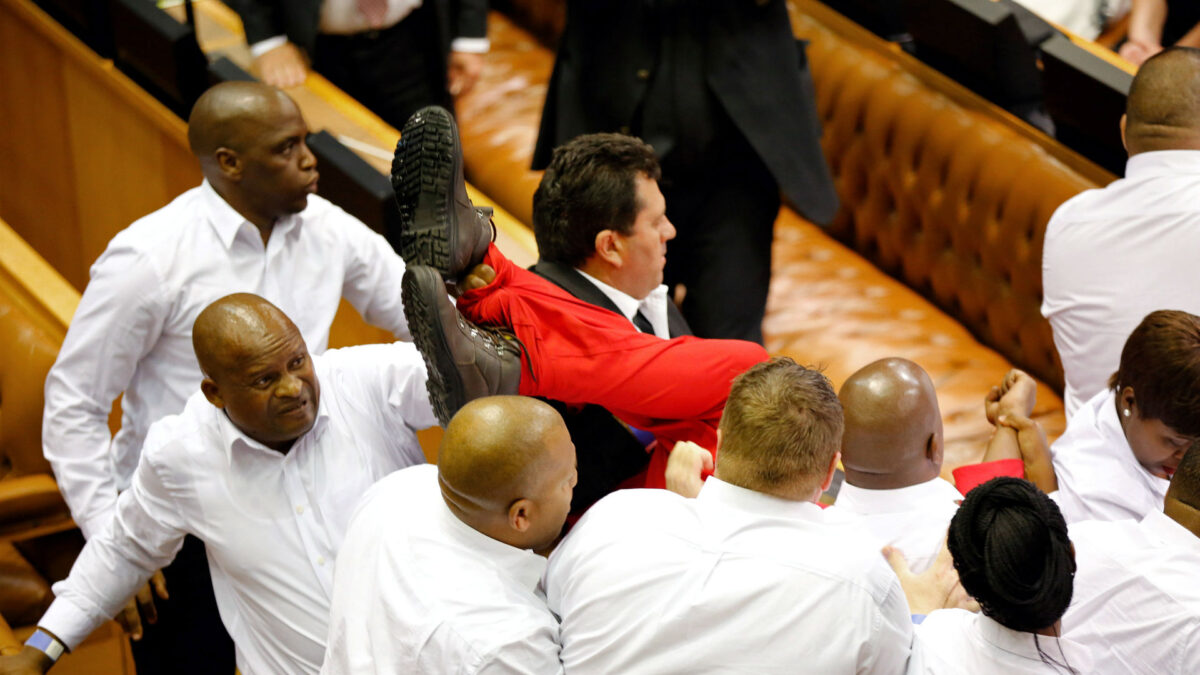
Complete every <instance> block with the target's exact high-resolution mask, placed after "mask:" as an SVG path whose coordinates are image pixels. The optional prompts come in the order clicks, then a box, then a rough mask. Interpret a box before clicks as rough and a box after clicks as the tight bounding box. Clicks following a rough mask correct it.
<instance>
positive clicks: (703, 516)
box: [544, 478, 912, 675]
mask: <svg viewBox="0 0 1200 675" xmlns="http://www.w3.org/2000/svg"><path fill="white" fill-rule="evenodd" d="M821 515H822V514H821V510H820V508H819V507H818V506H817V505H816V504H812V503H809V502H795V501H787V500H783V499H778V498H775V497H771V496H768V495H764V494H761V493H758V492H753V491H751V490H746V489H744V488H740V487H737V486H734V485H731V484H729V483H725V482H722V481H720V480H718V479H716V478H709V479H708V481H707V482H705V484H704V487H703V488H702V489H701V491H700V495H699V497H697V498H696V499H684V498H683V497H680V496H679V495H676V494H674V493H672V492H668V491H666V490H621V491H619V492H615V493H613V494H610V495H608V496H607V497H605V498H603V499H601V500H600V501H599V502H597V503H596V505H595V506H593V507H592V508H591V509H590V510H589V511H588V512H587V514H585V515H584V517H583V518H582V519H581V520H580V521H579V523H578V524H576V526H575V528H574V529H573V530H572V531H571V533H570V534H569V535H567V537H566V539H565V540H563V542H562V543H561V544H560V545H559V546H558V548H557V549H556V550H555V551H554V554H553V555H551V557H550V564H549V567H548V568H547V570H546V578H545V581H544V583H545V587H546V597H547V600H548V602H549V605H550V609H551V611H553V612H554V613H555V614H556V615H558V616H559V618H560V619H561V621H562V645H563V649H562V660H563V665H564V666H565V667H566V671H567V672H568V673H654V674H663V675H665V674H668V673H688V674H693V673H743V672H745V673H795V672H810V673H853V672H860V673H864V672H870V673H900V672H903V671H904V667H905V663H906V661H907V660H908V654H909V647H910V644H911V641H912V622H911V617H910V615H909V611H908V604H907V602H906V600H905V598H904V593H903V592H902V590H901V588H900V583H899V581H898V580H897V579H896V575H895V574H893V573H892V570H891V569H890V568H889V567H888V566H887V563H885V562H884V560H883V556H881V555H880V553H879V549H877V548H875V547H874V544H873V542H870V541H869V540H867V539H866V538H859V537H858V536H856V535H855V534H854V533H852V532H850V531H847V530H846V529H845V528H841V527H837V526H833V525H830V524H828V523H826V522H825V519H824V518H822V517H821Z"/></svg>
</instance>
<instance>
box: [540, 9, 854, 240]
mask: <svg viewBox="0 0 1200 675" xmlns="http://www.w3.org/2000/svg"><path fill="white" fill-rule="evenodd" d="M662 1H663V0H568V1H567V21H566V27H565V29H564V31H563V35H562V40H561V41H560V43H559V49H558V58H557V59H556V61H555V63H554V72H553V74H552V75H551V78H550V85H549V89H548V91H547V93H546V105H545V108H544V109H543V111H542V123H541V130H540V133H539V135H538V142H537V147H536V148H535V150H534V159H533V166H534V168H544V167H545V166H546V164H547V163H549V161H550V154H551V151H552V150H553V149H554V148H555V147H556V146H558V145H561V144H562V143H565V142H566V141H569V140H571V139H572V138H574V137H576V136H578V135H580V134H586V133H595V132H601V131H619V130H622V129H623V128H626V129H627V128H630V127H636V116H637V115H638V114H639V111H640V110H641V109H642V107H643V105H644V103H645V99H646V94H647V92H648V91H649V90H650V82H651V80H652V79H653V74H654V69H655V66H656V62H657V61H658V52H659V47H660V45H661V44H662V42H663V39H662V37H661V35H660V34H659V33H658V32H657V29H656V28H655V27H654V24H655V21H654V12H655V9H654V8H655V5H656V4H657V3H658V2H662ZM689 11H695V12H701V11H703V12H705V16H704V17H703V20H702V22H703V25H704V26H705V31H704V32H705V34H704V35H696V36H693V37H694V39H696V40H700V41H702V44H703V48H702V51H703V53H704V55H705V56H704V59H702V60H701V61H698V62H696V63H695V64H694V65H695V67H697V68H702V69H703V73H701V74H699V75H700V78H701V79H702V81H706V82H707V83H708V86H709V88H710V89H711V91H712V93H713V95H714V96H715V97H716V99H717V100H718V101H719V102H720V104H721V106H722V107H723V108H724V109H725V111H726V112H727V113H728V114H729V116H730V117H731V118H732V119H733V122H734V124H736V125H737V127H738V129H739V130H740V131H741V132H742V134H743V135H745V137H746V139H747V140H748V141H749V142H750V145H751V146H752V147H753V148H754V150H755V152H757V153H758V156H759V157H760V158H761V159H762V160H763V163H764V164H766V166H767V168H768V169H770V171H771V174H772V175H773V176H774V177H775V180H776V181H778V182H779V186H780V189H781V190H782V191H783V194H784V196H785V197H786V198H787V199H788V201H790V202H791V203H792V204H793V205H794V206H795V207H796V208H797V209H798V210H799V211H800V212H801V213H803V214H804V215H805V216H806V217H807V218H809V219H810V220H812V221H814V222H817V223H828V222H829V221H830V220H831V219H832V218H833V215H834V214H835V213H836V211H837V206H838V202H837V194H836V192H835V190H834V187H833V179H832V177H831V175H830V173H829V167H828V165H827V164H826V163H825V157H824V155H823V154H822V152H821V145H820V138H821V126H820V119H819V117H818V115H817V111H816V105H815V97H814V92H813V85H812V76H811V75H810V74H809V72H808V62H807V59H806V57H805V54H804V47H805V46H806V44H807V43H804V42H797V41H796V40H795V38H794V37H793V35H792V32H791V22H790V20H789V18H788V13H787V3H786V0H703V2H696V3H695V4H694V7H692V8H691V9H689Z"/></svg>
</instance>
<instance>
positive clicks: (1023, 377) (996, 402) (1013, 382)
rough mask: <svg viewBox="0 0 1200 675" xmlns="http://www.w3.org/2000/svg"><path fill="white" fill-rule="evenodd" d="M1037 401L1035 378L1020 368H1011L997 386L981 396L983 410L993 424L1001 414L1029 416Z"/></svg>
mask: <svg viewBox="0 0 1200 675" xmlns="http://www.w3.org/2000/svg"><path fill="white" fill-rule="evenodd" d="M1036 403H1037V380H1035V379H1033V378H1032V377H1030V375H1029V374H1028V373H1026V372H1024V371H1022V370H1017V369H1016V368H1013V369H1012V370H1010V371H1008V373H1007V374H1006V375H1005V376H1004V381H1003V382H1001V383H1000V386H998V387H992V388H991V390H990V391H988V393H987V396H985V397H984V398H983V411H984V414H985V415H986V416H987V421H988V422H990V423H991V424H992V425H993V426H994V425H995V424H996V423H997V422H996V420H997V418H998V417H1000V416H1001V415H1019V416H1022V417H1029V416H1030V415H1032V414H1033V406H1034V405H1035V404H1036Z"/></svg>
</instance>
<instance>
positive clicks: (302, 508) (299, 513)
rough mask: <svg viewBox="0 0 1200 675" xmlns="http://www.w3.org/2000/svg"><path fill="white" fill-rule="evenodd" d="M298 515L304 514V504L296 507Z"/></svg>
mask: <svg viewBox="0 0 1200 675" xmlns="http://www.w3.org/2000/svg"><path fill="white" fill-rule="evenodd" d="M296 515H298V516H302V515H304V506H303V505H301V506H297V507H296Z"/></svg>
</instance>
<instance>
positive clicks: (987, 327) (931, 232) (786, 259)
mask: <svg viewBox="0 0 1200 675" xmlns="http://www.w3.org/2000/svg"><path fill="white" fill-rule="evenodd" d="M498 4H499V6H500V7H501V9H502V10H503V13H501V12H493V14H492V20H491V22H490V27H489V33H490V38H491V40H492V52H491V54H490V55H489V57H488V63H487V67H486V68H485V70H484V74H483V78H482V80H481V81H480V83H479V85H478V86H477V87H476V88H475V89H474V90H473V91H471V92H470V93H469V94H468V95H467V96H465V97H463V98H462V99H460V101H459V106H458V115H459V120H460V125H461V132H462V139H463V148H464V154H465V163H466V167H467V172H468V179H469V180H470V181H471V182H472V183H473V184H474V185H476V186H477V187H478V188H479V189H480V190H482V191H483V192H484V193H486V194H488V195H489V196H491V197H492V198H493V199H494V200H495V201H496V202H497V203H499V204H500V205H502V206H503V207H505V208H506V209H507V210H508V211H510V212H511V213H512V214H513V215H514V216H516V217H517V218H518V219H520V220H522V221H524V222H526V223H528V222H531V196H532V193H533V190H534V188H535V187H536V185H537V181H538V178H539V176H538V174H537V172H534V171H531V170H529V166H530V157H531V154H532V149H533V145H534V141H535V139H536V135H537V127H538V120H539V114H540V110H541V105H542V101H543V99H544V97H545V90H546V83H547V81H548V79H549V75H550V70H551V67H552V64H553V49H552V48H551V47H550V46H549V45H552V44H554V43H555V41H556V39H557V35H558V32H559V31H561V27H562V22H563V17H564V16H565V13H564V4H563V1H562V0H505V2H502V3H498ZM789 5H790V8H791V10H792V21H793V28H794V31H795V33H796V36H797V37H798V38H802V39H805V40H808V41H809V47H808V55H809V63H810V67H811V69H812V74H813V80H814V82H815V85H816V90H817V91H816V94H817V105H818V109H819V111H820V115H821V118H822V121H823V124H824V135H823V138H822V144H823V147H824V150H825V153H826V156H827V158H828V160H829V162H830V165H831V167H832V169H833V174H834V177H835V180H836V184H837V188H838V193H839V196H840V198H841V201H842V208H841V211H840V212H839V213H838V215H837V217H836V219H835V220H834V222H833V224H832V225H831V226H830V227H829V228H828V229H822V228H819V227H817V226H815V225H813V224H812V223H810V222H808V221H806V220H804V219H803V218H801V217H800V216H799V215H798V214H797V213H796V212H795V211H794V210H792V209H790V208H787V207H785V208H783V209H782V210H781V211H780V214H779V218H778V220H777V221H776V243H775V249H774V272H773V277H772V287H771V294H770V299H769V304H768V308H767V317H766V323H765V326H764V330H765V333H766V336H767V348H768V350H769V351H770V352H771V353H773V354H786V355H789V356H792V357H794V358H796V359H797V360H798V361H801V362H804V363H815V364H821V365H824V366H825V367H826V369H827V372H828V373H829V375H830V376H831V378H832V379H833V380H834V382H835V384H836V383H840V382H841V381H842V380H843V379H844V378H845V377H846V376H848V375H849V374H850V373H852V372H853V371H854V370H856V369H857V368H859V367H861V366H863V365H866V364H867V363H868V362H870V361H872V360H874V359H877V358H882V357H886V356H904V357H908V358H911V359H913V360H915V361H917V362H918V363H920V364H921V365H922V366H923V367H925V369H926V370H928V371H929V372H930V375H931V376H932V378H933V381H934V383H935V384H936V385H937V388H938V395H939V399H940V402H941V406H942V412H943V417H944V418H945V419H946V440H947V453H946V457H947V461H946V466H945V469H944V473H945V475H946V476H947V477H949V471H950V470H951V469H952V468H954V467H956V466H958V465H961V464H964V463H968V462H971V461H976V460H977V459H978V458H979V457H980V456H981V453H982V449H983V442H984V439H986V438H987V436H988V435H989V433H990V427H989V426H988V424H987V422H986V421H985V419H984V416H983V412H982V406H981V405H980V403H981V401H982V397H983V395H984V393H985V392H986V391H987V390H988V388H989V387H991V386H992V385H995V384H998V383H999V382H1000V380H1001V379H1002V377H1003V376H1004V373H1005V372H1006V370H1007V369H1008V368H1009V365H1010V364H1014V365H1017V366H1019V367H1022V368H1025V369H1027V370H1028V371H1030V372H1031V373H1033V374H1034V375H1035V376H1037V377H1038V378H1039V379H1040V380H1041V381H1042V382H1043V383H1046V384H1043V385H1042V386H1041V387H1040V389H1039V392H1038V407H1037V409H1036V411H1035V413H1036V415H1037V417H1038V419H1039V420H1040V421H1041V422H1042V424H1043V425H1044V426H1045V427H1046V428H1047V431H1048V432H1049V433H1050V435H1051V437H1054V436H1056V435H1057V434H1059V433H1061V431H1062V429H1063V427H1064V424H1065V422H1064V418H1063V414H1062V403H1061V400H1060V399H1059V397H1058V394H1057V393H1056V392H1058V391H1061V387H1062V372H1061V366H1060V364H1059V363H1058V359H1057V355H1056V353H1055V350H1054V345H1053V340H1052V336H1051V332H1050V327H1049V324H1048V323H1047V322H1046V321H1045V319H1044V318H1042V316H1041V314H1040V312H1039V306H1040V303H1041V244H1042V237H1043V235H1044V231H1045V226H1046V223H1047V221H1048V219H1049V217H1050V215H1051V213H1053V211H1054V209H1055V208H1056V207H1057V206H1058V205H1059V204H1061V203H1062V202H1063V201H1065V200H1066V199H1067V198H1069V197H1071V196H1073V195H1074V194H1076V193H1078V192H1080V191H1082V190H1085V189H1088V188H1092V187H1097V186H1100V185H1104V184H1106V183H1108V182H1109V181H1111V180H1112V179H1113V176H1112V175H1111V174H1109V173H1107V172H1106V171H1104V170H1102V169H1100V168H1099V167H1097V166H1095V165H1094V164H1092V163H1090V162H1088V161H1087V160H1085V159H1083V158H1082V157H1080V156H1078V155H1076V154H1075V153H1073V152H1071V151H1069V150H1067V149H1066V148H1064V147H1063V146H1061V145H1059V144H1058V143H1055V142H1054V141H1053V140H1051V139H1048V138H1046V137H1045V136H1044V135H1042V134H1040V132H1037V131H1036V130H1035V129H1033V128H1031V127H1029V126H1028V125H1026V124H1024V123H1023V122H1021V121H1019V120H1017V119H1016V118H1014V117H1012V116H1011V115H1009V114H1007V113H1005V112H1004V111H1002V110H1000V109H999V108H997V107H996V106H995V105H993V104H991V103H989V102H987V101H985V100H984V99H982V98H980V97H979V96H977V95H975V94H973V93H971V92H969V91H967V90H966V89H964V88H963V87H962V86H960V85H958V84H957V83H955V82H953V81H951V80H949V79H948V78H946V77H944V76H942V75H940V74H939V73H937V72H935V71H933V70H932V69H931V68H929V67H928V66H926V65H925V64H923V63H921V62H919V61H917V60H916V59H914V58H912V57H910V56H908V55H907V54H904V53H901V52H900V51H899V50H896V49H895V48H893V47H892V46H890V45H889V44H888V43H886V42H885V41H883V40H881V39H879V38H877V37H876V36H874V35H872V34H870V33H869V32H867V31H865V30H864V29H862V28H861V27H859V26H857V25H855V24H853V23H852V22H850V21H848V20H847V19H845V18H844V17H842V16H841V15H839V14H837V13H836V12H833V11H832V10H830V9H828V8H827V7H825V6H824V5H822V4H821V3H818V2H815V1H814V0H791V2H790V3H789ZM668 250H669V245H668Z"/></svg>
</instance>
